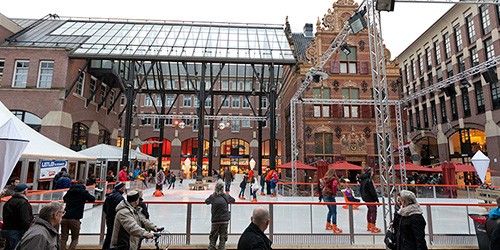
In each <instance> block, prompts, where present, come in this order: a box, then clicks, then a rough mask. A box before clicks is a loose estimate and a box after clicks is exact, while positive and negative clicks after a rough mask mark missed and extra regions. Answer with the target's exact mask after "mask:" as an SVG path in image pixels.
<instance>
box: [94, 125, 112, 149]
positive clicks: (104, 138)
mask: <svg viewBox="0 0 500 250" xmlns="http://www.w3.org/2000/svg"><path fill="white" fill-rule="evenodd" d="M97 143H99V144H108V145H109V144H111V133H109V132H108V131H106V130H104V129H101V130H99V137H98V139H97Z"/></svg>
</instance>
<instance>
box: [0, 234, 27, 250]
mask: <svg viewBox="0 0 500 250" xmlns="http://www.w3.org/2000/svg"><path fill="white" fill-rule="evenodd" d="M1 232H2V236H3V237H4V238H5V239H6V240H7V244H6V245H5V250H14V249H15V248H16V245H17V243H19V241H21V238H22V237H23V234H24V233H25V232H26V231H24V230H2V231H1Z"/></svg>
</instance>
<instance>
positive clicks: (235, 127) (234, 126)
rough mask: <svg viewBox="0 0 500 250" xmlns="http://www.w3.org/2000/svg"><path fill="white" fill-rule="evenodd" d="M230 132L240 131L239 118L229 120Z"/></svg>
mask: <svg viewBox="0 0 500 250" xmlns="http://www.w3.org/2000/svg"><path fill="white" fill-rule="evenodd" d="M231 132H240V121H239V120H233V121H231Z"/></svg>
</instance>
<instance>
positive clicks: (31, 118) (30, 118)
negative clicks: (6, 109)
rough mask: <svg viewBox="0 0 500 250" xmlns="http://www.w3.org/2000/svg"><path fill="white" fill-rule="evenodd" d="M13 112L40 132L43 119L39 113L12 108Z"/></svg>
mask: <svg viewBox="0 0 500 250" xmlns="http://www.w3.org/2000/svg"><path fill="white" fill-rule="evenodd" d="M12 114H14V115H15V116H16V117H17V118H19V120H21V121H23V122H24V123H26V125H28V126H30V127H31V128H32V129H34V130H36V131H38V132H40V129H41V128H42V119H40V117H38V116H37V115H35V114H32V113H30V112H27V111H24V110H12Z"/></svg>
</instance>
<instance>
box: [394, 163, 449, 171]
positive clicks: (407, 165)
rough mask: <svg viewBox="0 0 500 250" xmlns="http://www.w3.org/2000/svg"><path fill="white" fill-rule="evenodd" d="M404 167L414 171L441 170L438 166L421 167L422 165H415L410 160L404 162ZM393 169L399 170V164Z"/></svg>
mask: <svg viewBox="0 0 500 250" xmlns="http://www.w3.org/2000/svg"><path fill="white" fill-rule="evenodd" d="M405 167H406V171H415V172H441V169H439V168H427V167H423V166H417V165H415V164H413V163H411V162H405ZM394 170H396V171H400V170H401V166H400V164H396V165H395V166H394Z"/></svg>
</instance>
